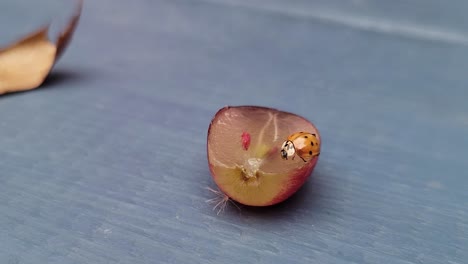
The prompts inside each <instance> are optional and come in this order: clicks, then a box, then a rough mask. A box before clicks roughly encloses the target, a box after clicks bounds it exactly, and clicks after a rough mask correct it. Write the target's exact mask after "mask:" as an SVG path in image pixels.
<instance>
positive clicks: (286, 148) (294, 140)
mask: <svg viewBox="0 0 468 264" xmlns="http://www.w3.org/2000/svg"><path fill="white" fill-rule="evenodd" d="M280 152H281V157H282V158H283V159H285V160H287V159H288V158H289V157H292V158H291V159H293V160H294V157H295V156H296V154H297V155H298V156H299V157H300V158H301V159H302V160H303V161H304V162H306V161H308V160H310V159H312V158H314V157H317V156H318V155H320V141H319V139H318V138H317V135H315V134H311V133H307V132H297V133H294V134H292V135H290V136H289V137H288V138H287V140H286V141H284V142H283V145H282V146H281V151H280Z"/></svg>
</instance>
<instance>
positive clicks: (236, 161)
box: [207, 106, 320, 206]
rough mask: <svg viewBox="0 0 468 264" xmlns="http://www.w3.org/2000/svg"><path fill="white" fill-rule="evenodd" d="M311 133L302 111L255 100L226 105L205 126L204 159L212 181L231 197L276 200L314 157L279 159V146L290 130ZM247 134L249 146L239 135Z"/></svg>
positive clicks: (262, 202)
mask: <svg viewBox="0 0 468 264" xmlns="http://www.w3.org/2000/svg"><path fill="white" fill-rule="evenodd" d="M301 131H304V132H309V133H312V134H315V135H316V136H317V139H318V140H319V142H320V134H319V132H318V130H317V129H316V127H315V126H314V125H313V124H312V123H311V122H309V121H308V120H306V119H305V118H303V117H300V116H298V115H295V114H292V113H287V112H283V111H279V110H276V109H272V108H266V107H258V106H237V107H225V108H222V109H221V110H219V111H218V112H217V113H216V115H215V117H214V118H213V120H212V121H211V124H210V127H209V129H208V144H207V151H208V163H209V167H210V171H211V174H212V176H213V179H214V181H215V182H216V184H217V185H218V187H219V188H220V190H222V191H223V192H224V193H226V195H228V196H229V197H230V198H232V199H233V200H235V201H237V202H239V203H242V204H245V205H252V206H267V205H273V204H276V203H279V202H281V201H283V200H285V199H287V198H288V197H289V196H291V195H292V194H294V193H295V192H296V191H297V190H298V189H299V188H300V187H301V186H302V185H303V184H304V182H305V181H306V179H307V177H308V176H309V175H310V173H311V172H312V170H313V168H314V167H315V164H316V163H317V160H318V157H314V158H313V159H311V160H310V161H307V162H304V161H303V160H302V159H301V158H300V157H296V158H295V159H293V160H292V159H288V160H284V159H282V158H281V155H280V148H281V145H282V143H283V142H284V141H285V140H286V139H287V137H288V136H289V135H291V134H293V133H295V132H301ZM245 133H248V135H249V137H250V145H249V148H247V149H246V148H245V144H243V141H242V138H243V135H244V136H245Z"/></svg>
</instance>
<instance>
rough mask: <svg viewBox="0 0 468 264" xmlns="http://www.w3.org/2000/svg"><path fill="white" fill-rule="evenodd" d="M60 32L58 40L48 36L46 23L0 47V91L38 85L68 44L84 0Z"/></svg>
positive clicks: (80, 0) (29, 87)
mask: <svg viewBox="0 0 468 264" xmlns="http://www.w3.org/2000/svg"><path fill="white" fill-rule="evenodd" d="M78 3H79V4H78V7H77V9H76V11H75V14H74V15H73V16H72V18H71V19H70V21H69V22H68V24H67V26H66V28H65V30H64V31H62V33H60V34H59V37H58V39H57V43H55V44H54V43H53V42H51V41H50V40H49V38H48V36H47V33H48V30H49V26H45V27H42V28H40V29H38V30H37V31H35V32H33V33H31V34H29V35H27V36H26V37H24V38H22V39H20V40H18V41H17V42H15V43H13V44H11V45H9V46H7V47H5V48H0V95H1V94H5V93H10V92H18V91H26V90H31V89H34V88H37V87H39V86H40V85H41V84H42V83H43V82H44V80H45V78H46V77H47V75H48V74H49V72H50V71H51V70H52V67H53V66H54V64H55V63H56V62H57V60H58V59H59V58H60V57H61V55H62V54H63V52H64V51H65V49H66V47H67V46H68V44H69V42H70V40H71V38H72V35H73V33H74V31H75V29H76V26H77V25H78V21H79V19H80V15H81V10H82V7H83V1H82V0H78Z"/></svg>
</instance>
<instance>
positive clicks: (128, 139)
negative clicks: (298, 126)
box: [0, 0, 468, 264]
mask: <svg viewBox="0 0 468 264" xmlns="http://www.w3.org/2000/svg"><path fill="white" fill-rule="evenodd" d="M29 2H31V3H33V2H34V1H11V2H9V1H6V2H5V1H2V2H0V14H2V13H3V12H5V11H4V10H7V9H6V8H8V10H10V11H9V12H8V13H9V16H8V17H10V18H11V19H10V20H11V21H9V23H8V25H11V26H8V27H7V26H0V31H2V32H4V31H6V33H5V35H3V34H0V36H13V35H14V34H13V33H12V32H14V31H15V27H14V25H15V22H18V25H20V26H18V28H22V27H23V26H24V24H21V23H24V22H21V21H19V19H24V16H21V15H20V14H21V13H22V12H23V11H22V10H25V9H27V8H26V7H24V6H23V4H27V3H29ZM45 2H47V3H49V4H48V5H49V6H50V8H51V10H54V8H55V9H56V10H58V6H60V5H63V1H55V0H47V1H45ZM58 2H60V4H59V3H58ZM429 2H430V3H431V4H427V5H426V7H427V9H426V10H427V12H433V13H434V14H439V16H437V19H436V16H433V18H431V17H429V16H427V15H426V14H425V13H424V14H423V13H418V12H419V11H418V10H420V8H419V7H420V6H419V5H425V3H426V2H424V1H398V4H392V3H390V2H388V1H378V0H373V1H354V2H353V3H355V4H353V5H352V7H353V8H348V7H347V6H342V5H340V4H337V3H338V1H328V2H327V1H312V2H309V1H294V2H292V3H291V4H285V3H281V2H279V1H272V2H271V3H270V4H267V3H266V2H261V1H240V0H239V1H227V0H226V1H190V0H176V1H172V0H171V1H169V0H167V1H164V0H158V1H133V2H131V3H130V2H129V1H123V0H112V1H111V0H101V1H87V2H85V5H84V10H83V14H82V18H81V22H80V27H79V28H78V30H77V32H76V35H75V38H74V42H73V43H71V46H70V47H69V49H68V51H67V54H65V56H64V57H63V59H62V61H61V62H60V63H59V64H58V65H57V66H56V69H55V72H54V74H53V75H52V76H51V77H50V78H49V80H48V81H47V83H46V85H45V86H44V87H43V88H40V89H38V90H35V91H32V92H27V93H20V94H13V95H8V96H3V97H0V135H1V136H0V201H1V202H0V211H1V212H2V213H1V214H0V245H1V246H0V262H1V263H60V264H71V263H98V264H100V263H135V264H137V263H142V264H143V263H145V264H146V263H397V264H399V263H401V264H410V263H452V264H454V263H466V260H467V259H468V251H467V250H466V249H467V248H468V202H467V201H468V192H467V190H468V175H467V171H468V165H467V163H466V157H467V156H466V149H468V140H467V137H466V135H467V134H468V104H467V103H466V99H467V98H468V90H467V89H466V86H467V84H468V77H467V75H466V69H467V68H468V47H467V46H466V45H465V43H464V42H463V41H451V40H450V39H449V40H448V41H445V40H444V39H442V40H440V39H439V40H437V39H434V38H432V39H431V38H421V37H420V36H415V37H411V36H408V34H410V33H411V32H413V31H411V30H409V31H408V30H406V31H405V28H404V27H401V25H402V24H404V23H403V22H405V23H406V22H408V21H409V22H411V25H412V26H413V29H414V27H415V25H416V28H417V29H418V28H425V29H427V28H428V25H429V26H431V27H432V26H434V28H436V29H438V30H439V31H442V32H444V31H445V30H446V31H449V32H456V33H457V34H458V35H457V36H458V37H460V38H457V40H463V37H464V34H465V33H463V32H467V30H468V27H466V25H467V24H464V23H461V22H460V21H462V22H463V21H465V22H466V20H463V19H464V17H465V16H464V15H463V16H461V15H460V16H457V14H459V12H460V10H466V8H467V7H468V6H467V4H466V3H465V2H463V1H456V2H453V5H451V6H450V5H447V6H444V8H443V9H442V10H444V12H440V13H438V9H437V5H436V4H434V3H435V1H429ZM246 3H247V4H246ZM327 3H328V4H327ZM346 5H351V4H350V3H347V4H346ZM13 7H15V8H13ZM299 7H300V8H299ZM319 8H321V9H320V10H325V9H326V10H328V11H329V12H331V13H333V12H335V13H336V12H338V13H339V14H346V15H347V16H348V18H349V17H351V18H353V19H354V20H351V21H354V24H349V23H348V24H347V23H341V22H340V23H338V22H333V21H331V22H330V21H329V20H324V19H323V18H320V17H319V18H317V14H319V15H320V14H322V15H323V13H320V12H319V13H314V12H315V11H313V10H318V9H319ZM297 10H300V12H299V13H298V11H297ZM383 10H390V11H391V12H390V11H388V12H384V11H383ZM398 10H402V12H398ZM412 10H413V11H414V12H413V13H412ZM332 11H333V12H332ZM403 11H404V12H403ZM12 12H17V13H18V15H16V16H12V15H11V13H12ZM45 12H46V11H45ZM47 12H50V11H47ZM308 12H309V13H308ZM346 12H347V13H346ZM452 12H453V13H452ZM381 13H384V14H385V16H383V15H380V14H381ZM328 14H330V13H328ZM418 14H419V15H418ZM343 16H344V15H343ZM0 17H2V15H0ZM39 17H41V14H37V17H35V16H31V20H33V19H35V18H39ZM364 18H366V19H367V18H372V19H374V18H375V19H377V18H379V19H385V23H390V24H391V23H396V25H397V26H399V28H398V29H399V30H400V31H397V32H404V33H405V34H394V33H392V32H388V31H385V30H384V31H382V30H380V31H379V30H375V27H370V28H368V27H366V26H359V25H362V24H359V23H357V22H356V21H358V22H359V21H362V19H364ZM336 19H338V21H342V20H339V19H342V18H340V16H339V17H337V18H336ZM336 19H335V20H336ZM405 19H406V20H405ZM428 19H431V20H430V21H429V22H430V23H429V22H428ZM346 21H348V20H346ZM346 21H345V22H346ZM36 22H37V21H36ZM348 22H349V21H348ZM371 22H372V21H371ZM456 22H460V23H456ZM1 25H5V24H4V23H2V24H1ZM380 25H382V24H380ZM392 25H393V24H392ZM404 25H408V24H404ZM440 29H441V30H440ZM401 30H403V31H401ZM439 31H437V32H439ZM408 32H409V33H408ZM429 32H432V31H429ZM406 33H408V34H406ZM423 33H424V32H423ZM18 35H20V34H18ZM423 35H424V34H423ZM424 36H426V35H424ZM437 36H439V35H437ZM9 41H10V39H3V37H0V43H7V42H9ZM244 104H255V105H264V106H270V107H276V108H280V109H282V110H286V111H291V112H294V113H297V114H300V115H303V116H305V117H306V118H308V119H310V120H311V121H313V122H314V123H315V124H316V125H317V127H318V128H319V130H320V132H321V135H322V140H323V149H322V154H321V159H320V162H319V163H318V165H317V167H316V169H315V172H314V174H313V176H312V178H311V179H310V181H308V182H307V183H306V185H305V186H304V187H303V188H302V189H301V190H300V191H299V193H297V194H296V195H295V196H293V197H292V198H291V199H289V200H288V201H286V202H284V203H282V204H280V205H278V206H274V207H270V208H262V209H258V208H248V207H241V209H240V210H238V209H237V208H235V207H234V206H230V207H228V209H227V210H226V211H225V213H224V214H223V215H221V216H217V215H216V212H213V211H212V210H211V207H210V205H208V204H206V203H205V200H207V199H210V198H213V196H212V194H211V193H210V192H209V191H207V190H206V189H205V187H206V186H211V187H214V186H213V181H212V180H211V177H210V175H209V171H208V167H207V161H206V130H207V128H208V125H209V122H210V120H211V117H212V116H213V115H214V113H215V112H216V111H217V110H218V109H219V108H221V107H223V106H225V105H244Z"/></svg>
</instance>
